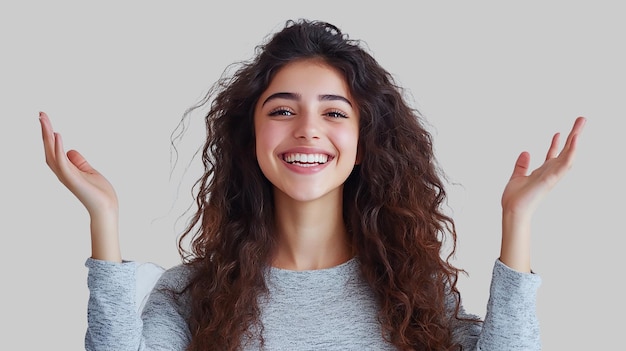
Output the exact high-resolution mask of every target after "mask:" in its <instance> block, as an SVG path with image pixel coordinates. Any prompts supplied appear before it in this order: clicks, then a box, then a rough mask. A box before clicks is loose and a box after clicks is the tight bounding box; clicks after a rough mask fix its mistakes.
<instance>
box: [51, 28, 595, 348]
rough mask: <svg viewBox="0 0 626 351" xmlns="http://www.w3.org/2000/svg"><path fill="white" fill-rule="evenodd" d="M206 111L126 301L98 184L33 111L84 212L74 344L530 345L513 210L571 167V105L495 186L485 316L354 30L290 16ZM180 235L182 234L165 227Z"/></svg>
mask: <svg viewBox="0 0 626 351" xmlns="http://www.w3.org/2000/svg"><path fill="white" fill-rule="evenodd" d="M213 92H214V93H213V94H212V95H210V96H208V97H207V99H206V100H205V101H210V110H209V112H208V113H207V116H206V127H207V140H206V143H205V146H204V149H203V157H202V159H203V163H204V166H205V173H204V175H203V176H202V177H201V179H199V181H198V183H197V190H198V193H197V198H196V204H197V207H198V208H197V212H196V213H195V215H194V216H193V217H192V220H191V222H190V224H189V226H188V227H187V229H186V230H185V232H184V233H183V235H182V236H181V238H180V241H179V249H180V252H181V257H182V258H183V264H181V265H179V266H177V267H174V268H171V269H169V270H168V271H166V272H165V273H164V274H163V275H162V276H161V278H160V280H159V282H158V283H157V286H156V287H155V289H154V290H153V292H152V294H151V296H150V298H149V300H148V301H147V303H146V306H145V308H144V309H143V312H142V314H141V316H139V315H137V313H136V312H135V310H136V306H135V302H134V290H133V287H134V279H135V277H134V272H135V266H134V265H133V263H132V262H123V261H122V257H121V254H120V248H119V240H118V232H117V217H118V213H117V212H118V204H117V198H116V195H115V191H114V190H113V187H112V186H111V185H110V184H109V182H108V181H107V180H106V179H105V178H104V177H103V176H102V175H100V174H99V173H98V172H97V171H96V170H95V169H93V168H92V167H91V166H90V165H89V164H88V163H87V161H86V160H85V159H84V158H83V157H82V156H81V155H80V154H79V153H78V152H76V151H74V150H70V151H69V152H67V155H66V154H65V152H64V150H63V144H62V140H61V137H60V135H59V134H57V133H54V132H53V129H52V126H51V123H50V120H49V118H48V117H47V115H46V114H44V113H42V114H40V120H41V122H42V133H43V141H44V148H45V153H46V160H47V163H48V165H49V166H50V168H51V169H52V170H53V172H54V173H55V174H56V175H57V177H58V178H59V179H60V181H61V182H62V183H63V184H64V185H65V186H66V187H67V188H68V189H69V190H70V191H72V192H73V193H74V194H75V195H76V197H77V198H78V199H79V200H80V201H81V202H82V203H83V204H84V206H85V207H86V208H87V210H88V212H89V214H90V218H91V239H92V256H91V257H90V258H89V259H88V260H87V263H86V265H87V267H89V281H88V285H89V289H90V300H89V306H88V308H89V315H88V322H89V327H88V331H87V337H86V348H87V349H88V350H99V349H111V348H113V349H116V350H156V349H166V350H209V349H211V350H212V349H217V350H235V349H244V350H256V349H260V348H265V349H268V350H274V349H290V350H307V349H311V350H313V349H315V350H319V349H324V350H332V349H336V350H346V349H355V350H357V349H358V350H364V349H376V350H387V349H388V350H396V349H399V350H455V349H460V348H462V349H463V350H473V349H476V350H505V349H514V348H518V349H525V350H527V349H540V347H541V345H540V338H539V328H538V323H537V318H536V315H535V309H536V306H535V293H536V290H537V289H538V286H539V284H540V278H539V277H538V276H537V275H535V274H533V273H532V272H531V271H530V245H529V242H530V220H531V216H532V213H533V212H534V210H535V208H536V206H537V204H538V202H539V201H540V200H541V199H542V198H543V196H544V195H545V194H546V193H547V192H548V191H549V190H550V189H551V188H552V187H553V186H554V185H555V184H556V182H557V181H558V180H559V179H560V178H561V177H562V176H563V175H564V174H565V173H566V171H567V170H568V169H569V168H570V166H571V164H572V162H573V158H574V155H575V151H576V142H577V139H578V135H579V134H580V132H581V131H582V128H583V125H584V122H585V119H584V118H582V117H580V118H578V119H577V120H576V122H575V123H574V127H573V129H572V131H571V132H570V134H569V136H568V138H567V141H566V142H565V146H564V147H563V149H562V150H561V151H560V152H559V150H558V148H559V146H558V144H559V134H555V136H554V138H553V139H552V143H551V146H550V148H549V150H548V153H547V157H546V161H545V163H544V164H543V165H542V166H541V167H539V168H538V169H536V170H534V171H533V172H531V173H530V174H529V172H528V171H529V170H528V167H529V163H530V156H529V154H528V153H526V152H524V153H522V154H520V156H519V158H518V159H517V161H516V163H515V168H514V171H513V174H512V176H511V179H510V181H509V183H508V184H507V186H506V188H505V190H504V193H503V196H502V210H503V216H502V248H501V254H500V257H499V258H498V259H497V260H495V264H494V271H493V280H492V286H491V291H490V299H489V302H488V306H487V307H488V308H487V315H486V316H485V320H484V321H480V320H479V319H478V318H477V317H475V316H472V315H469V314H466V313H465V312H464V310H463V308H462V305H461V300H460V293H459V291H458V289H457V286H456V282H457V278H458V274H459V273H460V272H461V270H460V269H459V268H456V267H454V266H453V265H452V264H450V262H449V261H448V259H447V258H449V257H451V255H452V254H453V253H454V245H453V246H452V250H451V252H444V250H443V245H442V243H443V241H444V240H446V239H447V240H451V241H452V243H456V232H455V227H454V221H453V220H452V218H450V217H448V216H447V215H445V214H444V213H443V212H442V210H441V204H442V202H443V201H444V200H445V198H446V192H445V189H444V185H443V181H442V176H441V174H440V171H439V170H438V168H437V167H436V161H435V158H434V153H433V148H432V140H431V135H430V134H429V133H428V132H427V131H426V130H425V128H424V127H423V126H422V122H421V117H420V116H419V114H418V113H417V111H415V110H414V109H412V108H411V107H410V106H409V105H408V104H407V103H406V101H405V100H404V98H403V96H402V90H401V88H400V87H398V86H396V85H395V82H394V81H393V79H392V77H391V75H390V74H389V73H388V72H387V71H386V70H384V69H383V68H382V67H380V65H379V64H378V63H377V62H376V61H375V60H374V58H373V57H372V56H371V55H369V54H368V53H367V52H366V51H365V50H364V49H362V48H361V47H360V46H359V42H358V41H354V40H350V39H349V38H348V37H347V36H346V35H344V34H343V33H341V31H340V30H339V29H338V28H337V27H335V26H333V25H331V24H328V23H324V22H317V21H306V20H301V21H296V22H293V21H289V22H287V25H286V26H285V28H284V29H283V30H282V31H280V32H278V33H276V34H275V35H274V36H273V37H272V38H271V39H270V40H269V41H268V42H267V43H265V44H264V45H262V46H260V47H259V50H258V53H257V55H256V57H254V58H253V59H252V60H251V61H249V62H247V63H244V64H242V66H241V67H240V68H239V70H238V71H237V72H236V73H235V74H234V75H233V76H232V77H225V78H223V79H222V80H220V81H219V82H218V83H217V84H216V86H215V89H214V90H213ZM186 237H191V239H192V240H191V248H190V249H185V248H183V247H182V240H183V239H185V238H186Z"/></svg>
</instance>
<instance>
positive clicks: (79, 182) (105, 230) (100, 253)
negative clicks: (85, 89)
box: [39, 112, 121, 262]
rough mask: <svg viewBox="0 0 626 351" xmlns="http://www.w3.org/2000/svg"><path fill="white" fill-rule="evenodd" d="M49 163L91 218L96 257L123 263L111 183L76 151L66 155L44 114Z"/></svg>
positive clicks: (42, 126) (114, 197) (116, 208)
mask: <svg viewBox="0 0 626 351" xmlns="http://www.w3.org/2000/svg"><path fill="white" fill-rule="evenodd" d="M39 121H40V123H41V135H42V139H43V145H44V151H45V156H46V163H47V164H48V166H49V167H50V169H51V170H52V172H54V174H55V175H56V176H57V178H58V179H59V180H60V181H61V183H63V185H65V187H67V188H68V189H69V190H70V191H71V192H72V193H73V194H74V196H76V197H77V198H78V200H79V201H80V202H81V203H82V204H83V205H84V206H85V208H86V209H87V212H88V213H89V216H90V218H91V243H92V257H93V258H96V259H101V260H109V261H118V262H119V261H121V254H120V249H119V237H118V236H119V235H118V201H117V195H116V194H115V190H114V189H113V186H112V185H111V183H109V181H108V180H107V179H106V178H105V177H104V176H102V175H101V174H100V173H99V172H98V171H96V170H95V169H94V168H93V167H91V165H90V164H89V163H88V162H87V160H85V158H84V157H83V156H82V155H81V154H80V153H79V152H78V151H76V150H70V151H68V152H67V154H66V153H65V151H64V150H63V140H62V138H61V135H60V134H58V133H55V132H54V130H53V128H52V124H51V122H50V119H49V118H48V115H47V114H45V113H43V112H40V113H39Z"/></svg>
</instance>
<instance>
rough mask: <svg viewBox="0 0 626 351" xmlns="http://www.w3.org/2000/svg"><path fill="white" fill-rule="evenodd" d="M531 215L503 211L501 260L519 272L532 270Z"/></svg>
mask: <svg viewBox="0 0 626 351" xmlns="http://www.w3.org/2000/svg"><path fill="white" fill-rule="evenodd" d="M530 222H531V219H530V215H522V214H519V213H513V212H511V211H506V210H504V211H503V212H502V244H501V245H502V246H501V248H500V261H501V262H502V263H504V264H505V265H507V266H508V267H510V268H511V269H514V270H516V271H519V272H526V273H527V272H530Z"/></svg>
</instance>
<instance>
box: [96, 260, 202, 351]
mask: <svg viewBox="0 0 626 351" xmlns="http://www.w3.org/2000/svg"><path fill="white" fill-rule="evenodd" d="M85 266H86V267H87V268H88V269H89V272H88V277H87V286H88V288H89V300H88V304H87V333H86V335H85V350H87V351H100V350H116V351H153V350H154V351H156V350H168V351H175V350H184V349H185V347H186V346H187V344H188V343H189V340H190V334H189V328H188V326H187V323H186V311H185V308H184V306H183V304H181V303H180V302H179V297H177V296H178V295H176V294H175V291H178V290H179V289H180V284H181V283H182V278H181V277H184V276H186V275H183V273H184V272H183V269H184V268H183V267H182V266H177V267H174V268H172V269H169V270H167V271H165V272H164V273H163V274H162V275H161V277H160V278H159V280H158V281H157V283H156V285H155V287H154V289H153V290H152V292H151V293H150V297H149V298H148V300H147V301H146V303H145V306H143V308H142V312H141V315H139V313H138V310H139V306H138V301H137V299H136V292H135V289H136V276H135V274H136V268H137V264H136V263H135V262H123V263H113V262H106V261H99V260H94V259H91V258H89V259H87V262H86V263H85Z"/></svg>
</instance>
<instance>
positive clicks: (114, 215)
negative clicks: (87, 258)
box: [90, 209, 122, 262]
mask: <svg viewBox="0 0 626 351" xmlns="http://www.w3.org/2000/svg"><path fill="white" fill-rule="evenodd" d="M90 218H91V224H90V227H91V257H92V258H93V259H96V260H101V261H111V262H122V254H121V250H120V242H119V229H118V228H119V220H118V211H117V209H115V210H110V211H107V212H106V213H97V214H91V215H90Z"/></svg>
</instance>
